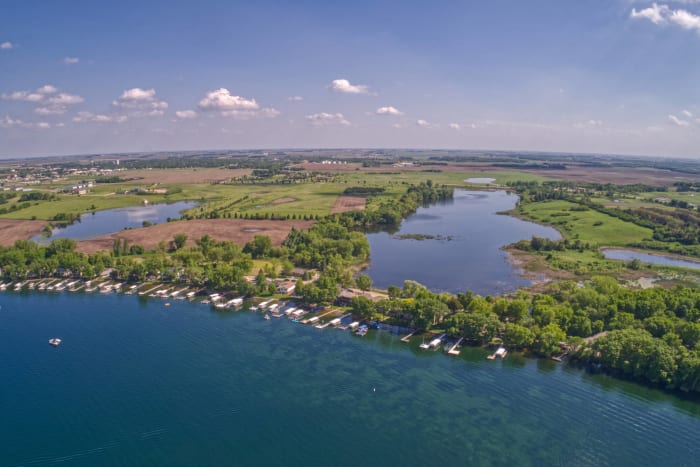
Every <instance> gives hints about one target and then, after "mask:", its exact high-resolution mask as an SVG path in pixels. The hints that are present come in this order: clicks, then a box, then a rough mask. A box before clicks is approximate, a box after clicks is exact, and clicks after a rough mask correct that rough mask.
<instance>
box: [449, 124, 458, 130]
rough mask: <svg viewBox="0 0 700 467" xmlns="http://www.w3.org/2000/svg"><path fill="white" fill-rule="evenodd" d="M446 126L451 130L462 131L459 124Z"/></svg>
mask: <svg viewBox="0 0 700 467" xmlns="http://www.w3.org/2000/svg"><path fill="white" fill-rule="evenodd" d="M447 126H448V127H450V128H451V129H453V130H461V129H462V125H460V124H459V123H450V124H449V125H447Z"/></svg>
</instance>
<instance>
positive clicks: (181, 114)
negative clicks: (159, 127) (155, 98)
mask: <svg viewBox="0 0 700 467" xmlns="http://www.w3.org/2000/svg"><path fill="white" fill-rule="evenodd" d="M175 116H176V117H177V118H182V119H187V118H197V112H195V111H194V110H177V111H176V112H175Z"/></svg>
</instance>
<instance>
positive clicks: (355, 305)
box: [350, 296, 377, 319]
mask: <svg viewBox="0 0 700 467" xmlns="http://www.w3.org/2000/svg"><path fill="white" fill-rule="evenodd" d="M350 306H351V307H352V311H353V313H355V314H357V315H358V316H361V317H362V318H365V319H370V318H372V316H373V315H374V313H375V311H376V310H377V307H376V305H375V304H374V302H373V301H372V300H370V299H369V298H367V297H362V296H359V297H353V298H352V299H351V300H350Z"/></svg>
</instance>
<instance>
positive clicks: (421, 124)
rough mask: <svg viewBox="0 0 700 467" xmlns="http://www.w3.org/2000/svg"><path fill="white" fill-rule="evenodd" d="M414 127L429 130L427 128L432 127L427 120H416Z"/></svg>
mask: <svg viewBox="0 0 700 467" xmlns="http://www.w3.org/2000/svg"><path fill="white" fill-rule="evenodd" d="M416 125H418V126H419V127H423V128H429V127H431V126H433V124H432V123H430V122H429V121H427V120H423V119H420V120H416Z"/></svg>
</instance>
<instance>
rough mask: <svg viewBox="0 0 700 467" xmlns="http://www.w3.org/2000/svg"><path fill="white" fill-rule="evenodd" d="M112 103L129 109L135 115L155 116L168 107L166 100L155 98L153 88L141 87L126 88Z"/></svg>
mask: <svg viewBox="0 0 700 467" xmlns="http://www.w3.org/2000/svg"><path fill="white" fill-rule="evenodd" d="M112 105H114V106H115V107H119V108H122V109H126V110H129V111H130V112H131V115H133V116H136V117H144V116H147V117H156V116H159V115H163V113H165V112H164V111H165V109H167V108H168V103H167V102H165V101H164V100H160V99H157V98H156V90H155V89H141V88H131V89H126V90H125V91H124V92H122V94H121V96H119V98H118V99H117V100H115V101H112Z"/></svg>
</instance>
